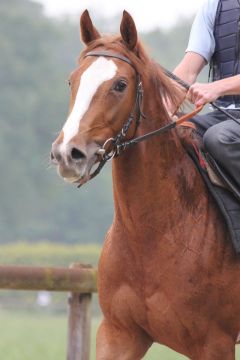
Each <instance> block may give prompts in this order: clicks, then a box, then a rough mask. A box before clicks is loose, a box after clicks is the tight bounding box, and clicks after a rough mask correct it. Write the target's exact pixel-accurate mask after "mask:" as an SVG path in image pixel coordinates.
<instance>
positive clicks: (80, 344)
mask: <svg viewBox="0 0 240 360" xmlns="http://www.w3.org/2000/svg"><path fill="white" fill-rule="evenodd" d="M0 289H12V290H47V291H67V292H70V294H69V301H68V346H67V360H89V357H90V331H91V297H92V293H94V292H97V270H96V269H93V268H92V267H91V266H89V265H81V264H73V265H71V266H70V268H53V267H32V266H4V265H1V266H0Z"/></svg>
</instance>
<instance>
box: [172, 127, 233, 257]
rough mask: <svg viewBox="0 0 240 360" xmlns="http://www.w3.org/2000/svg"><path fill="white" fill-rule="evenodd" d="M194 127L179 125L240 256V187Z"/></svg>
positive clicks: (187, 146) (185, 146)
mask: <svg viewBox="0 0 240 360" xmlns="http://www.w3.org/2000/svg"><path fill="white" fill-rule="evenodd" d="M194 127H195V125H194V124H193V123H191V122H185V123H183V124H182V125H181V126H179V128H178V130H177V131H178V135H179V137H180V139H181V141H182V144H183V146H184V148H185V149H186V151H187V153H188V155H189V156H190V158H191V159H192V161H193V163H194V164H195V166H196V168H197V170H198V171H199V173H200V175H201V176H202V178H203V180H204V182H205V184H206V186H207V188H208V190H209V192H210V193H211V195H212V197H213V199H214V200H215V202H216V204H217V206H218V208H219V210H220V212H221V213H222V215H223V218H224V220H225V222H226V225H227V227H228V230H229V234H230V237H231V240H232V244H233V247H234V249H235V251H236V253H237V254H240V188H239V186H238V185H237V184H236V183H235V182H234V180H233V179H231V177H230V176H229V175H228V174H227V173H226V172H225V171H224V170H223V169H221V167H220V166H219V165H218V164H217V162H216V161H215V160H214V159H213V158H212V156H211V155H210V154H208V153H206V152H205V150H204V148H203V146H202V140H201V138H199V137H198V135H197V133H196V131H195V129H194Z"/></svg>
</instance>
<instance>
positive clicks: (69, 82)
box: [67, 79, 72, 87]
mask: <svg viewBox="0 0 240 360" xmlns="http://www.w3.org/2000/svg"><path fill="white" fill-rule="evenodd" d="M67 83H68V86H69V87H71V85H72V84H71V80H70V79H68V80H67Z"/></svg>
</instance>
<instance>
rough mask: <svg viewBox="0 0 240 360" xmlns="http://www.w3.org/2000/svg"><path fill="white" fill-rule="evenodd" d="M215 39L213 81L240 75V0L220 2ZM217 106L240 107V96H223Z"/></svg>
mask: <svg viewBox="0 0 240 360" xmlns="http://www.w3.org/2000/svg"><path fill="white" fill-rule="evenodd" d="M214 37H215V41H216V48H215V52H214V54H213V57H212V63H211V67H212V80H213V81H216V80H220V79H225V78H228V77H230V76H234V75H238V74H240V0H219V4H218V8H217V13H216V20H215V27H214ZM216 103H217V105H219V106H224V107H227V106H228V105H230V104H235V105H236V107H240V95H238V96H232V95H230V96H223V97H221V98H219V99H218V100H217V101H216Z"/></svg>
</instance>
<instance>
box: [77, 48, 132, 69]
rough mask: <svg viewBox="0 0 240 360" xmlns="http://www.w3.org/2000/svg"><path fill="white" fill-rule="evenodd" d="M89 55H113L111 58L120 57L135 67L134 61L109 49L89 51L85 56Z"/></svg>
mask: <svg viewBox="0 0 240 360" xmlns="http://www.w3.org/2000/svg"><path fill="white" fill-rule="evenodd" d="M87 56H106V57H111V58H115V59H119V60H122V61H125V62H126V63H127V64H129V65H130V66H132V67H133V68H134V70H135V71H136V69H135V66H134V65H133V63H132V62H131V61H130V60H129V59H128V58H127V57H125V56H123V55H119V54H114V53H111V52H108V51H90V52H88V53H87V54H86V55H85V56H84V57H87Z"/></svg>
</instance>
